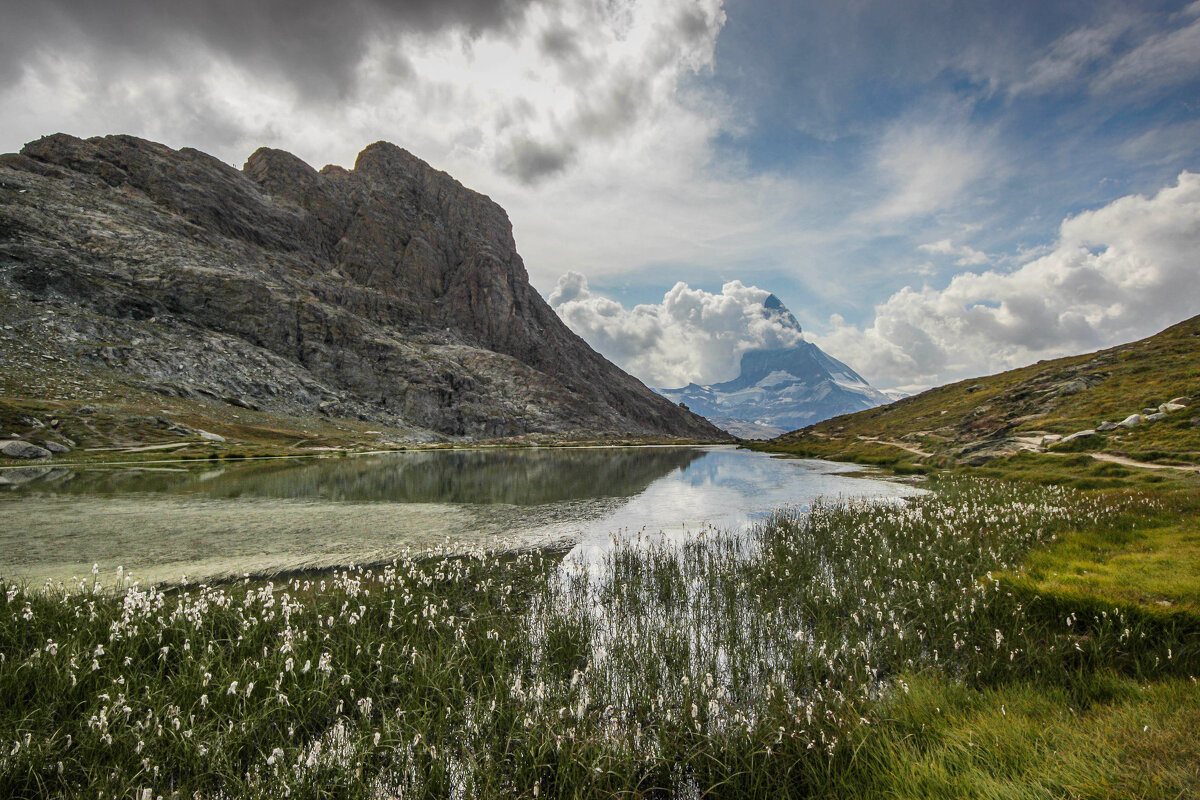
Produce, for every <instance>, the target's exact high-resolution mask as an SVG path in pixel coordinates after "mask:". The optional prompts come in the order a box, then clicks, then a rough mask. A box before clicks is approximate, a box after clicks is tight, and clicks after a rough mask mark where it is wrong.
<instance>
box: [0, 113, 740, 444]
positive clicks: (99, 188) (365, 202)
mask: <svg viewBox="0 0 1200 800" xmlns="http://www.w3.org/2000/svg"><path fill="white" fill-rule="evenodd" d="M0 290H3V291H5V292H6V293H7V294H8V296H9V299H10V302H7V303H6V304H4V305H3V306H0V315H3V316H4V319H2V320H0V321H2V322H17V323H20V324H25V325H26V326H27V327H29V326H33V325H35V324H36V325H40V326H41V327H40V328H38V330H39V331H44V332H45V333H46V335H47V336H48V338H49V341H50V342H51V343H53V344H54V346H55V349H53V350H47V351H46V355H45V357H46V359H48V360H52V361H53V364H54V368H55V369H56V370H58V371H59V372H61V373H67V372H70V373H72V374H76V375H86V374H87V372H88V370H89V369H91V368H104V369H108V370H111V371H115V372H116V373H118V374H120V375H122V376H129V378H130V379H132V380H133V381H134V382H135V384H136V385H137V386H139V387H141V388H144V389H147V390H150V391H154V392H157V393H159V394H162V395H167V396H174V397H181V398H190V399H196V400H206V401H207V400H216V401H220V402H223V403H227V404H230V405H232V406H234V407H237V408H247V409H262V410H264V411H265V412H280V413H286V414H291V415H310V416H317V415H326V416H337V417H355V418H358V419H362V420H372V421H377V422H379V423H383V424H387V425H392V426H395V427H399V428H407V429H411V430H414V431H419V432H433V433H435V434H439V435H443V436H449V437H462V438H486V437H500V436H514V435H521V434H526V433H547V434H561V435H588V436H597V435H607V434H616V435H673V436H686V437H695V438H705V439H717V438H724V434H723V433H722V432H720V431H719V430H717V429H716V428H714V427H713V426H712V425H710V424H709V423H708V422H707V421H705V420H703V419H701V418H700V417H698V416H696V415H694V414H691V413H689V412H687V411H686V410H683V409H681V408H679V407H678V406H677V405H676V404H674V403H672V402H670V401H668V400H667V399H665V398H663V397H660V396H658V395H656V394H655V393H653V392H651V391H650V390H649V389H647V388H646V387H645V386H644V385H642V384H641V383H640V382H639V381H637V380H636V379H635V378H633V377H631V376H629V375H627V374H626V373H624V372H622V371H621V370H620V369H618V368H617V367H616V366H614V365H613V364H611V363H609V362H608V361H606V360H605V359H604V358H603V357H601V356H600V355H599V354H597V353H596V352H595V351H593V350H592V349H591V348H590V347H589V346H588V345H587V344H586V343H584V342H583V340H582V339H580V338H579V337H578V336H576V335H575V334H573V333H571V331H570V330H568V329H567V327H566V326H565V325H564V324H563V323H562V322H561V321H560V320H559V318H558V317H557V316H556V315H555V314H554V312H553V311H552V310H551V309H550V307H549V306H548V305H547V304H546V303H545V301H543V299H542V298H541V297H540V296H539V295H538V293H537V292H536V290H534V289H533V287H532V286H531V285H530V284H529V281H528V278H527V275H526V272H525V267H524V264H523V263H522V261H521V258H520V256H519V255H518V254H517V252H516V248H515V245H514V241H513V236H512V229H511V225H510V223H509V220H508V217H507V215H506V214H505V213H504V210H503V209H501V208H500V207H499V206H498V205H496V204H495V203H494V202H492V201H491V200H489V199H488V198H487V197H484V196H483V195H480V194H477V193H476V192H473V191H471V190H469V189H467V188H465V187H464V186H462V185H461V184H459V183H458V182H457V181H455V180H454V179H453V178H451V177H450V176H449V175H447V174H445V173H444V172H439V171H437V170H435V169H433V168H432V167H430V166H429V165H428V164H426V163H425V162H423V161H421V160H420V159H418V158H416V157H415V156H413V155H412V154H410V153H408V152H407V151H405V150H402V149H401V148H399V147H396V146H395V145H391V144H387V143H384V142H379V143H377V144H373V145H371V146H370V147H368V148H366V149H365V150H364V151H363V152H362V153H361V154H360V155H359V157H358V160H357V162H356V164H355V166H354V169H353V170H346V169H342V168H339V167H332V166H330V167H325V168H324V169H322V170H320V171H317V170H315V169H313V168H312V167H310V166H309V165H307V164H305V163H304V162H302V161H300V160H299V159H298V158H296V157H295V156H292V155H290V154H288V153H285V152H282V151H278V150H269V149H261V150H259V151H257V152H256V153H254V154H253V155H252V156H251V157H250V159H249V160H248V161H247V162H246V165H245V167H244V169H243V170H240V171H239V170H237V169H234V168H233V167H230V166H229V165H227V164H225V163H223V162H221V161H218V160H217V159H215V158H213V157H211V156H208V155H206V154H204V153H201V152H199V151H197V150H192V149H189V148H184V149H182V150H172V149H170V148H168V147H165V146H163V145H160V144H155V143H152V142H148V141H144V140H141V139H136V138H133V137H130V136H106V137H99V138H94V139H88V140H81V139H77V138H74V137H71V136H66V135H63V134H57V135H54V136H48V137H45V138H43V139H39V140H38V141H35V142H32V143H30V144H28V145H26V147H25V148H24V149H23V150H22V151H21V152H20V153H19V154H9V155H4V156H0ZM31 320H32V321H31ZM32 330H33V328H32V327H30V331H32ZM15 335H16V334H14V336H15ZM32 338H33V337H31V336H28V335H27V336H26V337H25V340H26V341H29V340H31V339H32ZM47 347H48V345H47ZM31 364H32V362H31ZM34 366H37V365H34Z"/></svg>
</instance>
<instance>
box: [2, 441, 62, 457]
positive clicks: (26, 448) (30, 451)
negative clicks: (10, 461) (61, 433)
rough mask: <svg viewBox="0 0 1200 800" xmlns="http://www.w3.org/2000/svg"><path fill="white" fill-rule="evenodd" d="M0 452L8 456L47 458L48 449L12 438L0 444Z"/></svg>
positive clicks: (48, 454)
mask: <svg viewBox="0 0 1200 800" xmlns="http://www.w3.org/2000/svg"><path fill="white" fill-rule="evenodd" d="M0 453H3V454H4V455H6V456H8V457H9V458H49V457H50V451H49V450H47V449H46V448H44V447H38V446H37V445H36V444H33V443H32V442H23V441H21V440H20V439H13V440H11V441H7V442H5V443H4V444H2V445H0Z"/></svg>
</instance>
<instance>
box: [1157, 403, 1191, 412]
mask: <svg viewBox="0 0 1200 800" xmlns="http://www.w3.org/2000/svg"><path fill="white" fill-rule="evenodd" d="M1185 408H1187V406H1185V405H1183V404H1182V403H1163V404H1162V405H1161V406H1159V407H1158V410H1159V411H1161V412H1162V413H1164V414H1170V413H1171V412H1172V411H1182V410H1183V409H1185Z"/></svg>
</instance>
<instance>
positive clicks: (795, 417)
mask: <svg viewBox="0 0 1200 800" xmlns="http://www.w3.org/2000/svg"><path fill="white" fill-rule="evenodd" d="M762 313H763V316H765V317H767V318H768V319H771V320H773V321H775V322H777V323H779V324H780V325H781V326H782V327H784V328H785V329H790V330H793V331H794V332H795V334H796V339H797V343H796V344H795V345H793V346H791V347H780V348H773V349H764V350H750V351H748V352H746V353H744V354H742V362H741V374H739V375H738V377H736V378H734V379H733V380H731V381H726V382H724V383H717V384H713V385H711V386H698V385H696V384H694V383H690V384H688V385H687V386H685V387H683V388H682V389H658V390H657V391H658V392H659V393H660V394H662V395H663V396H665V397H668V398H670V399H671V400H673V401H675V402H677V403H683V404H684V405H686V406H687V407H688V408H689V409H691V410H692V411H695V412H696V413H697V414H700V415H701V416H704V417H706V418H708V419H709V420H711V421H712V422H714V423H715V424H717V425H719V426H720V427H722V428H724V429H725V430H727V431H729V432H730V433H732V434H734V435H735V436H740V437H742V438H746V439H766V438H770V437H772V436H778V435H779V434H781V433H783V432H784V431H789V430H792V429H794V428H798V427H801V426H804V425H811V424H812V423H814V422H819V421H821V420H823V419H828V418H829V417H834V416H837V415H839V414H846V413H849V412H852V411H859V410H862V409H866V408H873V407H875V406H878V405H881V404H883V403H887V402H890V400H891V398H889V397H888V396H887V395H885V394H884V393H883V392H880V391H879V390H877V389H875V388H874V387H872V386H871V385H870V384H868V383H867V382H866V381H865V380H864V379H863V378H862V376H860V375H859V374H858V373H857V372H855V371H854V370H852V369H850V367H848V366H846V365H845V364H843V363H842V362H840V361H838V360H837V359H836V358H832V357H830V356H828V355H826V354H825V353H824V352H822V350H821V348H819V347H817V346H816V345H815V344H812V343H811V342H806V341H804V340H803V339H802V338H801V337H800V323H799V322H797V321H796V318H795V317H794V316H792V313H791V312H790V311H788V310H787V308H786V307H785V306H784V305H783V303H782V302H780V300H779V298H778V297H776V296H775V295H770V296H769V297H768V298H767V299H766V300H765V301H763V311H762Z"/></svg>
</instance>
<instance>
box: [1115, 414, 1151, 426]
mask: <svg viewBox="0 0 1200 800" xmlns="http://www.w3.org/2000/svg"><path fill="white" fill-rule="evenodd" d="M1145 421H1146V418H1145V417H1143V416H1142V415H1141V414H1130V415H1129V416H1128V417H1126V418H1125V419H1123V420H1121V421H1120V422H1118V423H1117V427H1118V428H1132V427H1134V426H1135V425H1141V424H1142V423H1143V422H1145Z"/></svg>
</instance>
